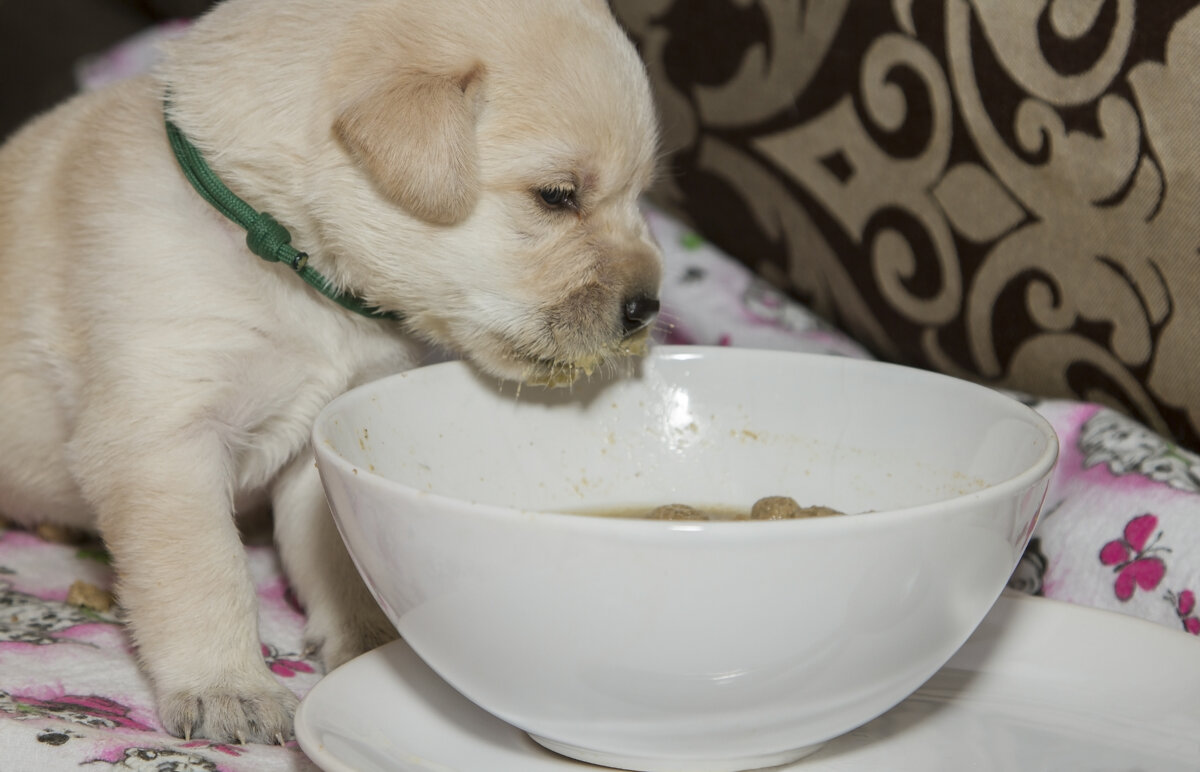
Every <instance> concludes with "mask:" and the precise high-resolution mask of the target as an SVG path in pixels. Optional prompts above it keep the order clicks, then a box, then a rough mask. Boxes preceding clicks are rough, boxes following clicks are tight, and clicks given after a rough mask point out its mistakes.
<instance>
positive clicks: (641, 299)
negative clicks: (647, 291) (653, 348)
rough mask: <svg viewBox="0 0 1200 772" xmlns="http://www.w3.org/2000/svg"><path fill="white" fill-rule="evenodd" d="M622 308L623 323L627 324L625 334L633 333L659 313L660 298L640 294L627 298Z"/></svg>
mask: <svg viewBox="0 0 1200 772" xmlns="http://www.w3.org/2000/svg"><path fill="white" fill-rule="evenodd" d="M622 310H623V311H624V316H623V317H622V319H621V323H622V324H623V325H624V326H625V334H626V335H632V334H633V333H635V332H637V331H638V330H640V329H642V328H643V327H645V326H646V325H647V324H650V320H652V319H653V318H654V316H655V314H657V313H658V298H652V297H649V296H646V295H639V296H638V297H635V298H630V299H629V300H626V301H625V307H624V308H623V309H622Z"/></svg>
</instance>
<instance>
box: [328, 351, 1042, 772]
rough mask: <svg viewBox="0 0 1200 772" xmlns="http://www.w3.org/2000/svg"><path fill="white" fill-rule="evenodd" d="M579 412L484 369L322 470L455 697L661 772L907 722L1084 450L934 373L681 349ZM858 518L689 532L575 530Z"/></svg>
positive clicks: (359, 545) (579, 748)
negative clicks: (776, 505)
mask: <svg viewBox="0 0 1200 772" xmlns="http://www.w3.org/2000/svg"><path fill="white" fill-rule="evenodd" d="M634 369H636V372H635V373H634V374H633V375H632V376H631V377H622V378H613V379H605V378H600V377H594V378H593V379H592V380H591V381H590V382H584V383H578V384H576V385H575V386H574V387H573V388H572V389H570V390H567V389H559V390H543V389H535V388H529V387H525V388H522V389H519V390H518V389H517V388H516V387H514V386H512V385H500V384H498V383H497V382H495V381H493V380H490V379H487V378H483V377H481V376H478V375H477V374H475V373H474V372H473V371H472V370H470V369H469V368H468V367H467V366H465V365H463V364H460V363H448V364H440V365H435V366H432V367H427V368H423V369H419V370H414V371H410V372H407V373H403V374H401V375H396V376H393V377H390V378H386V379H384V380H381V381H378V382H376V383H372V384H369V385H366V386H363V387H360V388H358V389H355V390H353V391H351V392H349V393H347V394H345V395H343V396H341V397H339V398H338V399H336V400H334V401H333V402H332V403H331V404H330V405H329V406H328V408H326V410H325V411H324V412H323V413H322V414H321V416H320V418H319V419H318V421H317V424H316V427H315V430H314V444H315V447H316V450H317V461H318V466H319V467H320V470H321V475H322V478H323V480H324V483H325V488H326V492H327V494H328V497H329V501H330V504H331V506H332V508H333V511H334V514H335V517H336V519H337V522H338V526H339V528H340V529H341V532H342V535H343V537H344V538H345V540H346V543H347V544H348V545H349V548H350V551H351V554H352V555H353V556H354V559H355V561H356V562H357V564H358V567H359V569H360V570H361V571H362V573H363V575H364V576H365V577H366V578H367V581H368V584H369V585H370V587H371V589H372V591H373V592H374V594H375V596H376V598H377V599H378V600H379V602H380V604H381V605H382V606H383V608H384V610H385V611H386V612H387V614H388V615H389V616H390V618H391V619H392V620H393V621H394V622H395V624H396V627H397V628H398V629H399V630H400V632H401V633H402V634H403V635H404V637H405V638H406V639H407V641H408V643H409V644H410V645H411V646H412V647H413V648H414V649H415V650H416V651H417V653H418V654H420V656H421V657H422V658H423V659H424V660H425V661H426V662H428V663H429V665H430V666H431V667H432V668H433V669H434V670H435V671H437V672H438V673H439V674H440V675H441V676H442V677H443V678H445V679H446V680H447V681H448V682H449V683H450V684H452V685H453V686H454V687H455V688H457V689H458V690H459V691H461V692H462V693H463V694H464V695H466V696H467V697H468V698H470V699H471V700H473V701H474V702H476V703H477V704H478V705H480V706H481V707H483V708H484V709H486V710H488V711H490V712H491V713H493V714H495V715H496V716H498V717H500V718H502V719H504V720H506V721H508V722H509V723H511V724H513V725H515V726H517V727H519V728H521V729H523V730H525V731H526V732H528V733H529V734H530V735H531V736H533V737H534V739H536V740H538V741H539V742H541V743H542V744H543V745H546V746H547V747H549V748H551V749H553V750H556V751H558V752H560V753H563V754H566V755H569V756H573V757H575V758H579V759H582V760H585V761H589V762H593V763H599V764H604V765H608V766H615V767H621V768H626V769H635V770H653V771H655V772H659V771H665V770H687V771H688V772H719V771H728V770H741V769H750V768H757V767H764V766H769V765H774V764H781V763H784V762H786V761H789V760H791V759H794V758H798V757H799V756H801V755H803V754H804V753H805V752H807V751H809V750H811V749H812V748H814V747H815V746H816V745H819V744H820V743H822V742H823V741H825V740H828V739H830V738H832V737H834V736H837V735H839V734H841V733H844V732H846V731H849V730H851V729H853V728H854V727H856V726H858V725H860V724H862V723H864V722H866V721H868V720H870V719H872V718H874V717H875V716H877V715H879V714H880V713H882V712H884V711H886V710H887V709H888V708H890V707H891V706H893V705H895V704H896V703H898V702H899V701H901V700H902V699H903V698H904V697H906V696H907V695H908V694H909V693H911V692H912V691H913V690H914V689H916V688H917V687H918V686H920V685H921V683H922V682H924V681H925V680H926V679H927V678H928V677H929V676H930V675H932V674H933V673H934V672H935V671H936V670H937V669H938V668H939V667H941V665H942V664H943V663H945V661H946V660H947V659H948V658H949V657H950V655H951V654H953V653H954V651H955V650H956V649H957V648H958V647H959V645H961V644H962V642H963V641H964V640H966V638H967V637H968V636H969V635H970V634H971V632H972V631H973V630H974V629H975V627H976V625H977V624H978V623H979V622H980V620H981V619H982V618H983V616H984V615H985V613H986V612H987V611H988V609H989V608H990V607H991V605H992V604H993V602H994V601H995V600H996V598H997V596H998V595H999V593H1000V591H1001V589H1002V588H1003V587H1004V585H1005V582H1006V580H1007V578H1008V576H1009V574H1010V573H1011V571H1012V569H1013V568H1014V566H1015V564H1016V562H1017V560H1018V558H1019V557H1020V554H1021V551H1022V549H1023V548H1024V546H1025V544H1026V541H1027V540H1028V538H1029V535H1030V533H1031V532H1032V530H1033V527H1034V523H1035V521H1036V519H1037V514H1038V510H1039V508H1040V506H1041V503H1042V500H1043V497H1044V495H1045V491H1046V485H1047V479H1048V475H1049V472H1050V470H1051V468H1052V466H1053V464H1054V461H1055V458H1056V455H1057V451H1058V445H1057V441H1056V438H1055V435H1054V432H1053V430H1052V429H1051V427H1050V426H1049V425H1048V424H1047V423H1046V422H1045V421H1044V420H1043V419H1042V418H1040V417H1039V416H1038V415H1037V414H1036V413H1034V412H1033V411H1032V410H1030V409H1029V408H1027V407H1026V406H1024V405H1022V404H1020V403H1019V402H1017V401H1015V400H1012V399H1010V398H1008V397H1006V396H1003V395H1001V394H999V393H997V392H995V391H992V390H989V389H985V388H982V387H979V386H976V385H972V384H969V383H966V382H964V381H960V380H955V379H952V378H948V377H945V376H940V375H935V374H932V373H928V372H924V371H919V370H913V369H908V368H902V367H897V366H892V365H886V364H881V363H876V362H864V361H855V360H849V359H842V358H834V357H822V356H810V355H801V354H792V353H783V352H767V351H752V350H738V349H715V348H698V347H659V348H657V349H655V350H653V351H652V352H651V354H650V356H649V357H648V358H646V359H645V360H644V361H642V362H641V363H640V364H639V365H637V366H636V367H635V368H634ZM775 494H782V495H789V496H792V497H793V498H795V499H796V500H797V501H798V502H800V503H801V504H824V505H828V506H832V507H834V508H836V509H840V510H842V511H844V512H849V513H862V514H853V515H848V516H844V517H827V518H821V519H813V520H793V521H770V522H704V523H697V522H664V521H653V520H635V519H616V518H605V517H592V516H579V515H576V514H558V513H564V512H577V511H580V510H588V509H597V508H620V507H626V506H632V505H637V506H642V507H645V508H647V509H650V508H652V507H654V506H656V505H658V504H664V503H674V502H682V503H689V504H700V505H705V506H710V505H731V506H742V507H748V506H749V505H750V503H752V502H753V501H754V500H755V499H757V498H759V497H761V496H764V495H775Z"/></svg>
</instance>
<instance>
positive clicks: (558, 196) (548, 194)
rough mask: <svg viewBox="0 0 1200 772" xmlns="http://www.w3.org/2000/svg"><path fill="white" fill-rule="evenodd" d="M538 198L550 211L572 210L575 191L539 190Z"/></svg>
mask: <svg viewBox="0 0 1200 772" xmlns="http://www.w3.org/2000/svg"><path fill="white" fill-rule="evenodd" d="M537 194H538V198H540V199H541V200H542V203H543V204H545V205H546V206H548V207H550V208H551V209H574V208H575V191H574V190H572V189H571V188H540V189H538V192H537Z"/></svg>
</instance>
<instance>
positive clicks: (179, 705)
mask: <svg viewBox="0 0 1200 772" xmlns="http://www.w3.org/2000/svg"><path fill="white" fill-rule="evenodd" d="M297 703H298V700H297V699H296V696H295V695H294V694H292V693H291V692H290V691H288V690H287V689H285V688H284V687H283V686H280V685H279V684H272V685H271V686H270V687H267V686H265V685H264V686H262V687H260V688H257V689H254V688H242V689H230V688H220V687H215V688H208V689H200V690H190V691H177V692H171V693H169V694H166V695H164V696H163V697H162V698H161V699H160V700H159V707H158V714H159V719H160V720H161V721H162V724H163V727H164V728H165V729H166V730H167V731H168V732H170V733H171V734H173V735H175V736H176V737H183V738H185V739H191V738H195V737H203V738H205V739H208V740H213V741H215V742H220V743H239V744H240V743H248V742H257V743H276V744H280V745H282V744H283V743H284V742H286V741H287V740H288V739H289V738H290V737H291V736H292V716H293V714H294V713H295V712H296V705H297Z"/></svg>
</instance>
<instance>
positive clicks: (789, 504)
mask: <svg viewBox="0 0 1200 772" xmlns="http://www.w3.org/2000/svg"><path fill="white" fill-rule="evenodd" d="M840 514H842V513H841V512H839V511H837V510H836V509H833V508H831V507H822V506H811V507H802V506H800V505H799V504H797V503H796V500H795V499H793V498H791V497H790V496H765V497H763V498H761V499H759V500H758V501H756V502H754V506H753V507H751V508H750V519H751V520H793V519H797V518H802V517H828V516H830V515H840Z"/></svg>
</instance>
